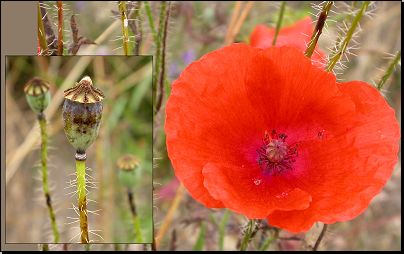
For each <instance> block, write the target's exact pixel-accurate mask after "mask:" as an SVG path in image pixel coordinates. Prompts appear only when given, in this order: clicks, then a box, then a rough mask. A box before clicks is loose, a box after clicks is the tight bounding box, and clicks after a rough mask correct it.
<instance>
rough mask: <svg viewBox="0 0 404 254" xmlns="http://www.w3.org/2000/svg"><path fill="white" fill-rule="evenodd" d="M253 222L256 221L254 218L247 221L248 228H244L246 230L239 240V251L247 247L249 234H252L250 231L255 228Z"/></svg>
mask: <svg viewBox="0 0 404 254" xmlns="http://www.w3.org/2000/svg"><path fill="white" fill-rule="evenodd" d="M255 222H256V220H250V221H249V222H248V228H247V230H246V232H245V234H244V238H243V241H242V242H241V245H240V251H245V250H246V249H247V246H248V244H249V242H250V239H251V235H252V233H253V232H254V229H255Z"/></svg>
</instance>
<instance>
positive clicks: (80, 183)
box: [76, 159, 89, 243]
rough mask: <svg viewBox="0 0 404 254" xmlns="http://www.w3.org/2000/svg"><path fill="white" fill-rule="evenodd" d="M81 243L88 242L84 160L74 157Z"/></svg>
mask: <svg viewBox="0 0 404 254" xmlns="http://www.w3.org/2000/svg"><path fill="white" fill-rule="evenodd" d="M76 171H77V193H78V200H79V215H80V231H81V243H89V239H88V222H87V199H86V161H85V160H77V159H76Z"/></svg>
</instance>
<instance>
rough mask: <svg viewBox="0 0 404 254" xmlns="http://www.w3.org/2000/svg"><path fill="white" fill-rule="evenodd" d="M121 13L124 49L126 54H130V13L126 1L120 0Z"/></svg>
mask: <svg viewBox="0 0 404 254" xmlns="http://www.w3.org/2000/svg"><path fill="white" fill-rule="evenodd" d="M119 13H120V14H121V25H122V40H123V51H124V54H125V56H129V55H130V53H129V52H130V50H129V29H128V22H129V21H128V13H127V10H126V2H125V1H119Z"/></svg>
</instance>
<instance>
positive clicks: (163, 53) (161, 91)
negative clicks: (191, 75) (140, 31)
mask: <svg viewBox="0 0 404 254" xmlns="http://www.w3.org/2000/svg"><path fill="white" fill-rule="evenodd" d="M170 7H171V2H168V6H167V8H166V13H165V15H164V26H163V29H162V30H163V35H162V38H161V40H162V46H161V64H160V75H159V77H158V85H159V86H158V94H157V95H156V96H157V99H156V112H158V111H159V110H160V107H161V105H162V102H163V96H164V92H165V89H164V87H165V86H164V83H165V80H166V76H165V60H166V48H167V30H168V19H169V17H170Z"/></svg>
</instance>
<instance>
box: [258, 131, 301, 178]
mask: <svg viewBox="0 0 404 254" xmlns="http://www.w3.org/2000/svg"><path fill="white" fill-rule="evenodd" d="M287 137H288V136H287V135H285V134H283V133H279V134H277V133H276V131H275V130H272V132H271V137H270V136H269V135H268V134H266V137H265V138H264V139H262V143H263V145H262V146H261V147H260V148H259V149H257V152H258V155H259V159H258V161H257V164H259V165H261V167H260V168H261V169H262V170H265V171H267V172H268V173H272V174H273V175H274V176H276V174H280V175H282V174H283V173H284V172H285V170H287V169H290V170H293V168H292V163H294V162H296V160H295V157H298V153H297V144H296V145H294V146H288V144H287V143H286V141H285V140H286V138H287Z"/></svg>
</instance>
